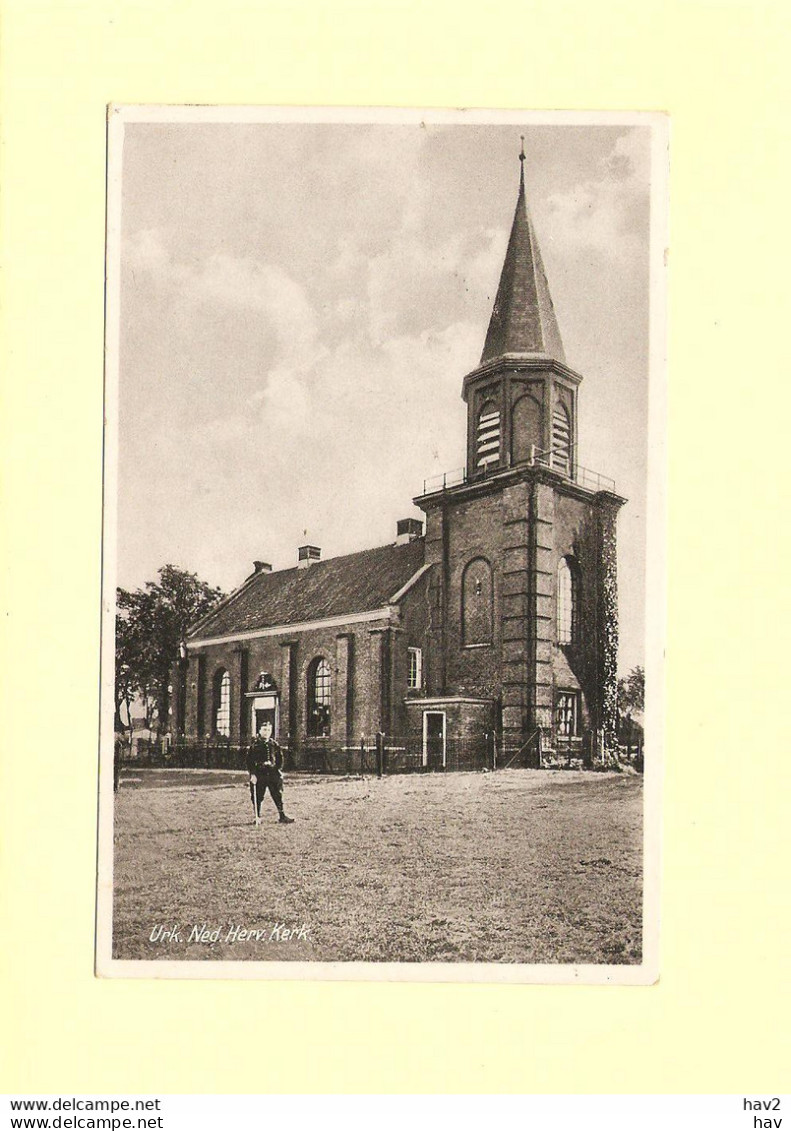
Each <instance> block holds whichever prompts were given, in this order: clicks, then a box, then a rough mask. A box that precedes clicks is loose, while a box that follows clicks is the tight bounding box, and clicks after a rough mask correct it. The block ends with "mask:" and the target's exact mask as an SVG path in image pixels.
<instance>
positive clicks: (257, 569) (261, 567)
mask: <svg viewBox="0 0 791 1131" xmlns="http://www.w3.org/2000/svg"><path fill="white" fill-rule="evenodd" d="M253 572H254V573H271V572H272V566H271V565H270V563H269V562H253Z"/></svg>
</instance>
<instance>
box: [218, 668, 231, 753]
mask: <svg viewBox="0 0 791 1131" xmlns="http://www.w3.org/2000/svg"><path fill="white" fill-rule="evenodd" d="M214 733H215V734H222V735H225V737H226V738H227V737H228V736H229V735H230V733H231V675H230V672H227V671H225V669H224V668H220V670H219V671H218V672H217V674H216V675H215V677H214Z"/></svg>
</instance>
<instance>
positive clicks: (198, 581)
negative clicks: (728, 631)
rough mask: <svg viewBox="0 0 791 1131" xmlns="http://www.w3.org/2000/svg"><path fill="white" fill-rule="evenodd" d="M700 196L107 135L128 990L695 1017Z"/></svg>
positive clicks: (113, 892)
mask: <svg viewBox="0 0 791 1131" xmlns="http://www.w3.org/2000/svg"><path fill="white" fill-rule="evenodd" d="M667 160H668V158H667V126H666V122H665V119H664V118H663V117H662V116H661V115H654V114H648V113H646V114H639V113H630V114H626V113H621V114H615V113H611V114H607V113H593V112H586V113H575V114H571V113H560V112H558V113H554V114H553V113H548V112H542V113H531V112H528V111H524V112H516V111H508V112H505V111H504V112H500V113H495V112H491V111H487V112H481V111H475V112H472V111H413V112H412V111H410V112H406V111H377V110H369V111H363V110H357V111H352V110H348V111H342V110H337V111H329V110H324V111H322V110H319V109H315V110H310V109H305V110H300V111H296V110H292V111H286V110H282V109H281V110H277V109H267V110H265V109H261V108H252V107H224V108H218V107H172V106H171V107H154V106H152V107H145V106H112V107H110V108H109V110H108V205H107V292H106V302H107V310H106V341H105V445H104V448H105V467H104V536H103V595H102V705H101V719H100V739H99V746H100V753H99V783H98V788H99V859H98V893H97V953H96V969H97V972H98V973H99V974H101V975H103V976H114V977H144V976H145V977H152V976H154V977H201V978H207V977H224V978H225V977H248V978H251V977H280V978H282V977H288V978H295V977H298V978H301V977H304V978H317V977H326V978H350V977H354V978H370V979H375V978H390V979H404V980H407V979H415V980H446V981H447V980H471V981H475V980H489V981H500V980H503V981H508V980H511V981H528V982H529V981H533V982H588V983H607V982H611V983H620V984H623V983H630V982H631V983H633V984H648V983H651V982H653V981H655V980H656V978H657V976H658V960H657V954H658V915H657V901H658V894H657V893H658V874H659V845H658V834H659V816H660V809H659V788H660V774H661V764H662V719H661V702H662V700H661V695H662V687H661V685H662V654H663V636H662V634H663V607H664V606H663V601H664V590H663V586H664V578H663V567H662V563H663V552H664V551H663V545H664V542H663V525H662V524H663V515H662V497H663V482H664V470H665V469H664V462H663V460H664V422H663V411H662V406H663V404H664V388H665V340H664V333H665V329H664V317H665V285H666V280H665V258H666V241H667V231H666V224H667V221H666V214H667Z"/></svg>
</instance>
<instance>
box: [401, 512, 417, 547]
mask: <svg viewBox="0 0 791 1131" xmlns="http://www.w3.org/2000/svg"><path fill="white" fill-rule="evenodd" d="M422 537H423V523H422V522H421V521H420V519H419V518H399V520H398V522H397V524H396V546H403V545H404V544H405V543H407V542H414V541H415V539H416V538H422Z"/></svg>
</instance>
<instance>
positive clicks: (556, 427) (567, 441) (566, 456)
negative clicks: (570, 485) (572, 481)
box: [552, 404, 571, 475]
mask: <svg viewBox="0 0 791 1131" xmlns="http://www.w3.org/2000/svg"><path fill="white" fill-rule="evenodd" d="M552 466H553V467H555V468H557V470H558V471H562V472H563V474H564V475H571V418H570V417H569V414H568V412H567V411H566V406H565V405H562V404H556V405H555V408H554V411H553V413H552Z"/></svg>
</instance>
